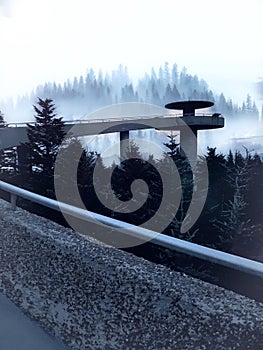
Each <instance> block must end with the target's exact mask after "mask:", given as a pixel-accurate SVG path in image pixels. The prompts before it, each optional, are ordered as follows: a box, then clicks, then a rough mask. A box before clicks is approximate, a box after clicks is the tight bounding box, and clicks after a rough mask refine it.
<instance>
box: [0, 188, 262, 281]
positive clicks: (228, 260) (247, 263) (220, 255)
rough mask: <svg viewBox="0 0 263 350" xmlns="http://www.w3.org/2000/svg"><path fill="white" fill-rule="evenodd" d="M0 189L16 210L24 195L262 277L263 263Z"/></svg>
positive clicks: (22, 192) (33, 197)
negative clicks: (7, 194) (8, 196)
mask: <svg viewBox="0 0 263 350" xmlns="http://www.w3.org/2000/svg"><path fill="white" fill-rule="evenodd" d="M0 189H2V190H4V191H6V192H8V193H10V195H11V196H10V202H11V208H12V209H13V210H15V209H16V200H17V197H22V198H24V199H28V200H30V201H32V202H35V203H38V204H41V205H43V206H45V207H48V208H51V209H54V210H57V211H61V210H62V211H63V212H65V213H67V214H69V215H71V216H74V217H76V218H79V219H81V220H85V221H87V222H92V223H93V224H94V220H96V221H98V222H100V223H102V224H104V225H107V226H110V227H115V228H118V229H121V230H122V233H123V234H126V235H129V236H132V237H136V238H141V239H145V240H150V241H151V243H153V244H155V245H159V246H162V247H165V248H169V249H171V250H175V251H177V252H180V253H184V254H187V255H190V256H193V257H196V258H199V259H202V260H205V261H209V262H212V263H215V264H218V265H222V266H226V267H229V268H232V269H235V270H238V271H242V272H246V273H248V274H250V275H255V276H258V277H261V278H263V263H260V262H257V261H254V260H250V259H246V258H242V257H239V256H237V255H232V254H229V253H225V252H221V251H219V250H215V249H212V248H208V247H204V246H201V245H198V244H195V243H191V242H187V241H184V240H181V239H178V238H174V237H170V236H167V235H164V234H161V233H157V232H154V231H150V230H147V229H144V228H142V227H138V226H134V225H131V224H128V223H125V222H123V221H119V220H116V219H112V218H109V217H106V216H103V215H100V214H96V213H93V212H90V211H88V210H84V209H80V208H77V207H74V206H72V205H69V204H66V203H61V202H57V201H56V200H53V199H50V198H47V197H44V196H40V195H38V194H36V193H33V192H30V191H27V190H24V189H22V188H20V187H17V186H14V185H10V184H8V183H6V182H4V181H0Z"/></svg>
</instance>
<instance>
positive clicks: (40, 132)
mask: <svg viewBox="0 0 263 350" xmlns="http://www.w3.org/2000/svg"><path fill="white" fill-rule="evenodd" d="M33 107H34V111H35V124H34V125H32V124H28V130H27V134H28V142H26V143H24V144H21V145H20V146H18V147H14V148H12V149H9V150H5V151H1V152H0V178H1V180H5V181H9V182H11V183H14V184H16V185H19V186H22V187H24V188H26V189H29V190H31V191H33V192H35V193H39V194H41V195H44V196H47V197H50V198H56V196H55V189H54V165H55V160H56V156H57V154H58V151H59V150H61V143H62V140H63V139H64V137H65V132H64V121H63V119H62V118H61V117H58V116H57V115H56V110H55V108H56V107H55V104H54V101H53V100H52V99H41V98H39V99H38V103H37V105H34V106H33ZM0 123H2V126H3V127H4V119H3V118H2V121H1V120H0ZM164 145H165V146H166V149H167V152H164V154H163V157H162V158H161V159H155V158H154V156H153V155H150V156H148V158H147V159H145V158H144V157H143V156H142V154H141V151H140V149H139V147H138V145H136V144H135V143H134V142H133V141H132V140H131V141H130V143H129V146H128V148H127V150H126V153H127V160H125V161H122V162H120V164H117V165H116V164H112V165H111V166H110V167H106V166H105V165H104V164H103V161H102V159H101V157H100V155H99V154H98V153H96V152H95V151H90V150H88V149H86V148H85V147H83V145H82V144H81V142H80V139H78V138H73V137H70V138H69V139H68V140H67V142H66V143H64V145H63V149H62V150H61V151H62V152H63V154H64V155H65V157H64V161H63V164H61V165H60V166H61V168H62V169H64V171H65V172H67V171H68V169H70V167H72V166H73V163H75V164H76V166H77V169H78V171H77V185H78V189H79V193H80V196H81V198H82V200H83V203H84V204H85V206H86V208H87V209H88V210H90V211H93V212H97V213H100V214H103V215H107V216H110V217H114V218H116V219H119V220H123V221H127V222H129V223H132V224H135V225H140V224H142V223H144V222H146V221H147V220H149V219H150V218H152V217H153V216H154V215H156V212H157V211H158V208H159V206H160V203H161V201H162V196H163V183H162V178H161V176H160V173H161V172H162V173H165V174H166V176H167V177H170V178H171V179H173V178H174V177H175V176H176V174H175V172H174V171H175V170H173V169H172V168H171V165H170V164H171V163H170V162H169V161H170V160H172V161H173V162H174V164H175V165H176V168H177V170H178V171H179V175H180V180H181V184H182V186H181V187H182V194H181V201H180V205H179V208H178V210H177V208H175V204H174V201H173V200H171V201H170V202H169V203H167V204H166V205H167V213H171V212H172V213H174V217H173V220H172V221H171V222H170V224H169V225H168V226H167V227H166V228H165V230H164V231H163V232H164V233H165V234H167V235H171V236H174V237H177V238H181V239H186V240H189V241H192V242H194V243H198V244H203V245H206V246H209V247H212V248H216V249H220V250H223V251H226V252H230V253H236V254H240V255H242V256H246V257H249V258H252V259H256V260H260V261H263V253H262V249H261V247H262V243H263V237H262V231H263V221H262V218H263V202H262V198H263V176H262V174H263V162H262V159H261V158H260V157H259V155H257V154H251V153H250V152H249V151H248V150H247V149H244V153H243V154H242V153H241V152H239V151H236V152H235V153H232V151H229V153H228V154H227V155H223V154H221V153H217V151H216V148H208V149H207V154H206V155H204V156H202V157H199V159H198V162H197V172H199V173H200V172H202V166H201V165H202V163H203V162H206V163H207V166H208V173H209V188H208V196H207V199H206V202H205V206H204V209H203V211H202V214H201V215H200V217H199V219H198V221H197V222H196V223H195V225H194V226H193V227H192V228H191V229H190V230H189V231H188V232H186V233H185V234H182V233H180V228H181V225H182V222H183V220H184V218H185V215H186V213H187V210H188V208H189V205H190V202H191V200H192V195H193V191H194V187H195V186H197V187H198V184H194V177H193V173H192V169H191V167H190V164H189V162H188V160H187V159H186V158H185V157H184V155H183V154H181V152H180V145H179V144H178V143H177V138H176V135H174V134H171V135H168V139H167V142H165V143H164ZM67 152H68V156H67ZM78 154H81V157H80V158H79V157H78V156H77V155H78ZM69 155H70V156H69ZM95 166H97V167H99V171H98V172H97V174H99V175H98V176H97V177H96V178H95V179H94V178H93V173H94V169H95ZM111 173H112V177H111V182H110V183H109V181H108V179H109V178H110V174H111ZM200 175H201V177H202V173H201V174H200ZM136 179H141V180H143V181H144V182H145V183H146V184H147V185H148V188H149V196H148V197H147V199H146V201H145V202H144V204H143V205H142V206H141V207H140V208H139V209H137V210H136V211H135V212H132V213H130V214H123V213H121V212H120V210H119V209H120V208H111V209H109V208H108V207H107V206H105V205H104V204H103V203H101V201H100V199H99V198H101V197H103V196H104V197H105V198H107V197H108V194H109V191H110V190H111V189H113V191H114V193H115V195H116V197H117V198H118V199H119V200H120V201H122V203H123V207H125V205H126V204H125V203H126V201H128V200H130V199H131V198H132V192H131V185H132V183H133V182H134V180H136ZM62 181H63V178H62ZM71 181H73V182H74V181H75V179H73V178H72V179H69V180H68V181H67V183H65V184H64V186H65V201H66V202H67V203H69V204H72V205H76V203H75V202H74V199H73V198H71V196H70V194H67V193H68V191H67V189H68V188H70V187H71V186H72V182H71ZM94 181H95V182H96V189H98V188H99V191H100V196H98V193H97V192H96V190H95V186H94V185H95V184H94ZM170 192H171V197H172V198H176V196H177V195H178V188H175V187H173V186H171V188H170ZM69 193H70V192H69ZM139 199H140V198H139V197H138V199H137V200H139ZM108 200H109V199H108ZM24 205H27V206H28V207H29V208H30V204H25V203H24ZM30 209H31V210H32V207H31V208H30ZM34 209H35V206H34ZM115 209H116V210H115ZM39 210H40V212H41V213H42V214H44V215H50V214H49V210H47V209H43V208H42V209H39ZM176 210H177V211H176ZM160 215H165V214H164V213H162V214H160ZM51 217H52V219H54V213H52V215H51ZM159 219H160V220H161V219H165V218H163V217H162V218H161V217H160V218H159ZM156 220H158V217H157V218H156Z"/></svg>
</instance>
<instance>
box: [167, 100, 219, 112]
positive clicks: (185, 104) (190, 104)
mask: <svg viewBox="0 0 263 350" xmlns="http://www.w3.org/2000/svg"><path fill="white" fill-rule="evenodd" d="M213 105H214V102H211V101H201V100H199V101H198V100H197V101H178V102H172V103H168V104H167V105H165V108H168V109H182V110H185V109H187V110H188V109H189V110H195V109H201V108H208V107H212V106H213Z"/></svg>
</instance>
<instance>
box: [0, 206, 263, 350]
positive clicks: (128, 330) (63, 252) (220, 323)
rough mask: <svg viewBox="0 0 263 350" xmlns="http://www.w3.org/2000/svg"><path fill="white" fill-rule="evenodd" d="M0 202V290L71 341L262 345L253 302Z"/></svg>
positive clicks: (124, 349) (96, 348) (97, 348)
mask: <svg viewBox="0 0 263 350" xmlns="http://www.w3.org/2000/svg"><path fill="white" fill-rule="evenodd" d="M0 209H1V210H0V237H1V238H0V266H1V269H0V289H1V290H2V291H3V292H4V293H5V294H6V295H7V296H8V297H9V298H10V299H11V300H12V301H13V302H15V303H16V304H17V305H19V307H20V308H21V309H22V310H23V311H24V312H26V313H27V314H29V315H30V316H31V317H32V318H34V319H35V320H37V321H38V322H39V323H40V324H41V325H42V326H43V327H45V328H46V329H47V330H48V331H50V332H52V333H53V334H55V335H56V336H57V337H60V339H62V340H63V342H64V343H66V344H68V345H69V346H71V347H72V348H73V349H79V350H86V349H90V350H102V349H105V350H110V349H112V350H132V349H133V350H158V349H160V350H176V349H178V350H187V349H211V350H212V349H216V350H220V349H222V350H225V349H253V350H257V349H258V350H259V349H262V348H263V304H262V303H259V302H255V301H253V300H250V299H248V298H246V297H243V296H240V295H237V294H235V293H234V292H231V291H227V290H224V289H223V288H220V287H217V286H214V285H211V284H208V283H205V282H202V281H199V280H197V279H194V278H191V277H189V276H186V275H182V274H180V273H177V272H174V271H171V270H169V269H168V268H166V267H163V266H160V265H155V264H153V263H150V262H148V261H146V260H144V259H141V258H138V257H135V256H133V255H131V254H128V253H125V252H122V251H119V250H117V249H114V248H111V247H109V246H105V245H102V244H100V243H99V242H97V241H95V240H92V239H87V238H85V237H83V236H81V235H79V234H77V233H74V232H72V231H71V230H70V229H65V228H63V227H61V226H59V225H57V224H55V223H53V222H51V221H49V220H46V219H44V218H41V217H38V216H35V215H33V214H30V213H28V212H26V211H23V210H21V209H18V210H17V211H16V212H12V211H11V210H10V209H9V204H8V203H6V202H4V201H0ZM88 230H89V227H87V231H88Z"/></svg>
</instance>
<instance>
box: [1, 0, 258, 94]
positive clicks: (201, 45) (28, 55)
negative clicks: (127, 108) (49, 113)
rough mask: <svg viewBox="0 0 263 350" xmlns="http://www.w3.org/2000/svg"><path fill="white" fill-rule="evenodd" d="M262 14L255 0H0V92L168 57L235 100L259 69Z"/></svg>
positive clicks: (135, 69) (137, 70) (137, 71)
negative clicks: (92, 70) (92, 71)
mask: <svg viewBox="0 0 263 350" xmlns="http://www.w3.org/2000/svg"><path fill="white" fill-rule="evenodd" d="M262 14H263V0H249V1H247V0H218V1H212V0H198V1H197V0H149V1H148V0H111V1H107V0H92V1H90V0H74V1H69V0H45V1H42V0H11V1H8V0H0V50H1V54H0V99H1V97H5V96H16V95H17V94H21V93H24V92H27V91H30V90H31V89H32V88H34V87H35V86H36V85H38V84H40V83H44V82H45V81H54V80H55V81H58V82H63V81H64V80H66V79H67V78H68V77H70V78H72V77H73V76H75V75H76V76H78V75H80V74H85V73H86V70H87V68H94V69H95V70H99V69H100V68H101V69H102V70H103V71H111V70H112V69H115V68H117V67H118V65H119V64H120V63H122V64H124V65H127V66H128V70H129V72H130V73H131V74H132V75H133V76H134V77H137V76H140V75H143V73H144V72H145V71H148V72H150V69H151V67H152V66H154V67H155V68H156V69H158V67H159V66H160V65H161V64H163V63H164V62H165V61H168V62H169V63H171V64H172V63H173V62H176V63H177V64H178V66H179V69H181V68H182V67H183V66H186V67H187V69H188V72H189V73H191V74H197V75H198V76H199V77H200V78H204V79H205V80H206V81H207V82H208V84H209V85H210V87H212V88H213V89H214V90H217V91H223V92H224V93H225V94H226V96H231V97H233V98H234V100H243V99H244V98H245V96H246V93H247V92H251V93H252V95H253V89H252V88H251V84H253V83H254V82H255V81H257V79H258V78H259V77H262V76H263V67H262V65H263V46H262V32H263V30H262V29H263V28H262V27H263V22H262Z"/></svg>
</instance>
